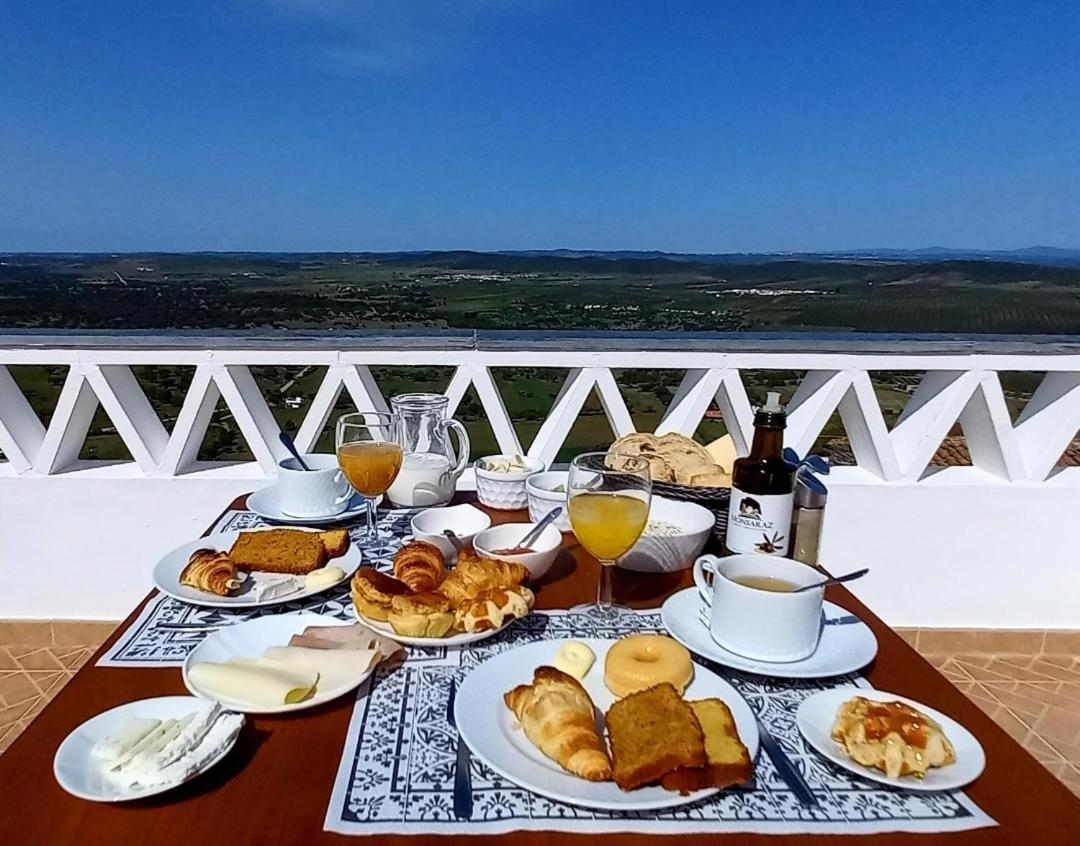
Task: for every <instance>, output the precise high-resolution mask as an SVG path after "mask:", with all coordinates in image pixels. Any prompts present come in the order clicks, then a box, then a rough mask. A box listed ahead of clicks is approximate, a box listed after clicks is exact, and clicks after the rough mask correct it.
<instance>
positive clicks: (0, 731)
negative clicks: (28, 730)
mask: <svg viewBox="0 0 1080 846" xmlns="http://www.w3.org/2000/svg"><path fill="white" fill-rule="evenodd" d="M22 730H23V727H22V726H21V725H20V724H19V723H12V724H11V725H9V726H0V752H3V751H4V750H5V749H7V748H8V747H9V746H10V745H11V744H12V743H13V742H14V741H15V738H16V737H18V736H19V735H20V734H21V733H22Z"/></svg>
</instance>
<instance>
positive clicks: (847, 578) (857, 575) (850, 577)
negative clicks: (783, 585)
mask: <svg viewBox="0 0 1080 846" xmlns="http://www.w3.org/2000/svg"><path fill="white" fill-rule="evenodd" d="M869 572H870V568H869V567H864V568H863V569H862V570H856V571H855V572H854V573H845V574H844V575H843V576H833V577H832V578H831V579H826V580H825V581H823V582H817V583H816V584H812V585H807V586H806V587H801V588H795V590H793V591H791V592H792V593H802V592H803V591H804V590H813V589H814V588H819V587H825V586H826V585H838V584H840V583H841V582H851V581H854V580H855V579H861V578H862V577H863V576H865V575H866V574H867V573H869Z"/></svg>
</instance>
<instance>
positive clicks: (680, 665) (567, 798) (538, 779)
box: [454, 635, 758, 811]
mask: <svg viewBox="0 0 1080 846" xmlns="http://www.w3.org/2000/svg"><path fill="white" fill-rule="evenodd" d="M454 716H455V720H456V722H457V727H458V732H459V733H460V735H461V740H462V742H464V743H467V744H468V746H469V748H470V749H471V750H472V752H473V754H475V755H476V756H477V757H478V758H480V759H481V760H482V761H483V762H484V763H485V764H487V765H488V766H489V767H491V768H492V769H493V770H495V771H496V772H498V773H499V774H500V775H502V776H504V777H506V778H507V779H509V780H510V781H512V782H514V783H516V784H519V785H521V786H522V787H524V788H526V789H528V790H531V791H533V792H535V793H539V794H540V795H542V796H547V797H549V798H551V799H555V800H557V801H560V802H567V803H569V804H571V805H579V806H582V807H586V808H597V809H602V810H610V811H648V810H656V809H659V808H670V807H674V806H677V805H684V804H687V803H691V802H697V801H699V800H701V799H703V798H705V797H708V796H711V795H713V794H715V793H717V792H719V791H720V790H722V789H725V788H730V787H734V786H737V785H741V784H745V783H748V782H749V781H751V780H752V777H753V762H754V758H755V756H756V755H757V750H758V732H757V723H756V721H755V719H754V714H753V712H752V711H751V710H750V706H749V705H747V704H746V701H745V700H744V699H743V698H742V696H741V695H740V694H739V693H738V691H736V690H735V688H734V687H732V686H731V685H730V684H728V683H727V682H726V681H724V680H723V679H722V678H720V677H719V676H718V675H716V674H715V673H713V672H711V671H710V670H707V669H705V668H703V667H700V666H695V665H694V664H693V662H692V661H691V660H690V653H689V652H688V651H687V650H686V648H685V647H683V646H682V645H680V644H679V643H677V642H676V641H674V640H672V639H671V638H669V637H666V636H664V635H630V636H629V637H625V638H621V639H619V640H601V639H587V640H571V641H558V640H545V641H538V642H535V643H529V644H525V645H523V646H520V647H518V648H516V649H512V650H510V651H508V652H502V653H500V654H498V655H495V656H494V657H492V658H489V659H488V660H487V661H485V662H484V663H483V664H480V665H479V666H478V667H476V668H475V669H474V670H473V671H472V672H471V673H469V675H468V676H467V677H466V678H465V681H464V682H463V683H462V685H461V686H460V688H459V689H458V693H457V699H456V701H455V709H454Z"/></svg>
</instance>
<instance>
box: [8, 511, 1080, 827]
mask: <svg viewBox="0 0 1080 846" xmlns="http://www.w3.org/2000/svg"><path fill="white" fill-rule="evenodd" d="M245 501H246V498H245V497H240V498H238V499H237V501H236V502H234V503H233V504H232V505H231V506H230V508H242V507H243V505H244V502H245ZM493 517H494V519H495V520H496V521H498V522H503V521H506V520H523V519H526V518H525V517H524V515H523V514H521V513H511V514H505V513H499V512H493ZM564 545H565V553H564V554H563V555H561V556H560V557H559V558H558V559H557V561H556V563H555V565H554V567H553V568H552V571H551V572H550V573H549V574H548V576H547V578H545V579H544V580H543V582H542V583H541V584H540V586H539V588H538V590H537V606H538V607H539V608H566V607H568V606H570V605H573V604H576V603H579V602H583V601H587V600H590V599H591V598H592V597H593V594H594V591H595V589H596V583H597V578H598V573H597V566H598V565H597V563H596V561H595V560H594V559H592V558H590V557H589V556H588V555H587V554H586V553H585V552H584V551H583V550H582V549H581V548H580V547H578V546H577V545H576V543H575V542H574V539H573V537H572V536H569V537H567V538H566V539H564ZM690 581H691V580H690V576H689V572H688V571H684V572H682V573H676V574H670V575H657V576H642V575H639V574H634V573H627V572H624V571H617V572H616V581H615V595H616V600H617V601H621V602H623V603H624V604H627V605H631V606H635V607H654V606H656V605H659V604H660V603H661V602H662V601H663V600H664V599H665V598H666V597H667V596H668V595H669V594H671V593H672V592H674V591H675V590H679V589H681V588H683V587H686V586H687V585H688V584H689V583H690ZM912 589H913V590H917V589H921V588H920V587H919V586H913V588H912ZM927 589H930V586H927ZM828 598H829V599H830V600H832V601H833V602H837V603H839V604H840V605H842V606H844V607H845V608H848V609H849V610H851V611H853V612H854V613H856V614H858V615H859V616H860V617H862V619H863V620H866V621H867V623H868V624H869V625H870V627H871V628H872V629H873V630H874V634H875V635H876V636H877V639H878V644H879V652H878V657H877V660H876V661H875V663H874V664H873V665H872V667H871V668H870V669H869V670H868V671H867V672H866V676H867V678H868V679H869V680H870V681H871V682H872V683H873V684H874V686H875V687H879V688H882V689H884V690H892V691H896V692H897V693H903V694H906V695H909V696H912V697H914V698H916V699H918V700H921V701H923V702H925V703H927V704H928V705H931V706H933V707H935V708H938V709H940V710H942V711H944V712H945V713H947V714H949V715H951V716H952V717H954V718H956V719H957V720H959V721H960V722H961V723H963V724H964V725H966V726H967V727H968V728H969V729H970V730H971V731H972V732H974V733H975V735H976V736H977V737H978V738H979V740H980V741H981V742H982V744H983V746H984V747H985V749H986V755H987V768H986V772H984V773H983V775H982V776H981V777H980V778H979V779H978V781H976V782H975V783H974V784H973V785H971V786H970V787H969V788H968V791H967V792H968V794H969V795H970V796H971V798H972V799H973V800H975V802H976V803H978V805H979V806H980V807H982V808H983V810H985V811H986V812H987V813H988V814H989V815H990V816H992V817H993V818H994V819H996V820H997V821H998V823H999V824H1000V825H999V826H998V827H996V828H983V829H976V830H973V831H966V832H956V833H950V834H920V835H910V834H880V835H813V836H808V835H799V836H794V835H792V836H783V835H747V834H738V835H730V836H727V837H726V838H725V837H724V836H723V835H710V836H707V837H706V836H700V835H699V836H680V837H671V838H670V839H671V841H673V842H674V841H678V842H679V843H688V844H689V843H701V844H704V843H710V842H717V841H718V840H721V839H726V840H727V841H728V842H732V843H735V842H737V843H740V844H760V843H766V842H768V843H770V844H787V843H795V842H798V843H800V844H811V843H814V844H817V843H826V842H835V843H840V842H843V843H848V844H851V843H856V842H857V843H860V844H863V843H865V844H868V846H869V844H874V845H875V846H876V844H885V843H897V842H901V841H903V842H908V841H917V842H918V843H920V844H938V843H942V844H951V846H963V845H964V844H980V846H981V844H1020V843H1032V844H1038V846H1050V844H1058V843H1061V844H1066V843H1069V844H1077V843H1080V801H1078V800H1077V799H1076V798H1075V797H1074V796H1073V795H1072V794H1071V793H1070V792H1069V790H1068V789H1067V788H1066V787H1065V786H1064V785H1062V784H1061V783H1060V782H1059V781H1057V779H1055V778H1054V777H1053V776H1051V775H1050V773H1048V772H1047V771H1046V770H1045V769H1043V768H1042V767H1041V766H1040V765H1039V764H1038V763H1037V762H1036V761H1035V759H1034V758H1032V757H1031V756H1030V755H1028V754H1027V753H1026V752H1025V751H1024V750H1023V749H1022V748H1021V747H1020V746H1019V745H1018V744H1017V743H1016V742H1015V741H1013V740H1012V739H1011V738H1010V737H1009V736H1008V735H1007V734H1006V733H1005V732H1004V731H1003V730H1002V729H1000V728H998V726H997V725H995V724H994V722H993V721H991V720H990V718H989V717H987V716H986V715H985V714H983V712H982V711H980V710H979V709H978V708H977V707H976V706H975V705H974V704H973V703H972V702H971V701H970V700H968V699H967V698H966V697H964V695H963V694H961V693H960V691H958V690H957V689H956V688H955V687H953V686H952V685H951V684H950V683H949V682H948V681H947V680H946V679H945V678H944V677H943V676H941V674H939V673H938V672H937V671H936V670H935V669H934V668H933V667H932V666H931V665H930V664H928V663H927V662H926V661H925V660H924V659H923V658H922V657H921V656H919V654H918V653H916V652H915V650H913V649H912V648H911V647H910V646H908V645H907V643H905V642H904V641H903V640H902V639H901V638H900V637H899V636H898V635H897V634H896V633H895V632H893V631H892V630H891V629H890V628H889V627H888V626H886V625H885V624H884V623H882V622H881V620H879V619H878V618H877V617H876V616H874V614H872V613H871V612H870V611H869V610H868V609H867V608H866V607H865V606H864V605H863V604H862V603H860V602H859V601H858V600H857V599H855V597H854V596H853V595H852V594H851V593H849V592H848V591H847V590H846V589H844V588H842V587H840V588H831V589H830V590H829V593H828ZM140 608H141V605H140ZM139 610H140V609H136V610H135V611H133V612H132V614H131V616H130V617H128V619H127V620H126V621H125V622H124V624H123V625H122V626H121V627H120V628H118V629H117V631H116V633H114V635H113V636H112V638H110V639H109V641H108V642H107V643H106V644H105V645H104V646H103V647H102V648H101V650H99V652H98V655H100V654H102V653H103V652H104V651H105V650H106V649H107V648H108V647H109V646H110V645H111V644H112V642H113V640H115V639H116V637H118V636H119V634H120V633H121V632H123V631H124V630H125V629H126V628H127V626H128V625H129V624H130V623H131V622H132V621H133V620H134V619H135V617H136V615H137V614H138V612H139ZM96 658H97V656H95V658H94V659H93V660H91V661H90V662H89V663H88V664H87V665H86V666H85V667H83V669H82V670H80V671H79V673H78V674H76V676H75V677H74V678H73V679H72V680H71V682H70V683H69V684H68V685H67V687H65V688H64V689H63V691H61V693H60V694H59V695H58V696H57V697H56V698H55V699H54V700H53V701H52V702H51V703H50V704H49V705H48V707H46V708H45V710H44V711H43V712H42V713H41V715H40V716H39V717H38V718H37V719H36V720H35V721H34V722H33V723H32V724H31V725H30V726H29V727H28V728H27V729H26V731H25V732H23V734H22V736H21V737H19V739H18V740H16V741H15V743H14V744H13V745H12V746H11V747H10V748H9V749H8V750H7V752H5V753H4V754H3V755H2V756H0V843H2V844H5V846H16V844H32V846H46V845H47V844H72V846H94V845H95V844H103V846H126V844H146V846H219V844H221V845H222V846H244V845H245V844H253V846H254V844H280V846H284V845H285V844H305V846H318V845H319V844H337V846H343V844H351V846H357V844H379V846H383V844H392V843H400V844H405V843H408V844H409V846H417V844H420V843H424V842H428V841H433V840H435V839H436V838H434V837H424V838H413V837H382V836H379V837H359V838H352V837H345V836H342V835H337V834H330V833H327V832H324V831H323V830H322V825H323V818H324V816H325V814H326V807H327V802H328V801H329V798H330V792H331V788H332V785H333V782H334V776H335V774H336V772H337V767H338V761H339V759H340V756H341V752H342V748H343V745H344V741H345V730H346V727H347V725H348V723H349V716H350V714H351V712H352V704H353V700H352V699H351V698H350V697H343V698H341V699H339V700H337V701H335V702H332V703H328V704H326V705H324V706H322V707H320V708H316V709H312V710H310V711H305V712H304V713H303V714H302V715H299V716H290V717H285V718H274V717H262V716H255V717H253V718H250V722H249V724H248V726H247V727H246V729H245V731H244V732H243V734H242V737H241V739H240V741H239V743H238V744H237V748H236V749H234V750H233V752H232V753H231V754H230V755H229V756H228V757H227V758H226V759H225V760H224V761H223V762H222V763H221V764H219V765H217V766H216V767H214V768H213V769H212V770H211V771H209V772H208V773H206V774H205V775H203V776H201V777H199V778H198V779H195V780H194V781H193V782H191V783H190V784H187V785H185V786H183V787H180V788H178V789H177V790H174V791H172V792H170V793H167V794H164V795H162V796H159V797H155V798H152V799H147V800H144V801H141V802H134V803H127V804H121V805H105V804H98V803H94V802H84V801H81V800H79V799H76V798H74V797H72V796H69V795H68V794H67V793H65V792H63V791H62V790H61V789H60V787H59V785H57V783H56V781H55V779H54V778H53V775H52V758H53V753H54V752H55V751H56V748H57V746H58V745H59V744H60V741H61V740H63V738H64V737H65V736H66V735H67V733H68V732H70V731H71V730H72V729H74V728H75V727H76V726H78V725H79V724H80V723H82V722H83V721H84V720H86V719H88V718H90V717H92V716H94V715H95V714H98V713H100V712H101V711H104V710H107V709H109V708H112V707H114V706H116V705H120V704H122V703H124V702H129V701H131V700H133V699H141V698H144V697H149V696H164V695H170V694H182V693H186V691H185V689H184V685H183V682H182V681H181V679H180V671H179V669H177V668H175V667H170V668H161V669H144V668H140V669H126V668H123V669H114V668H107V669H105V668H99V667H96V666H94V661H95V660H96ZM469 839H471V838H467V837H464V836H455V837H447V838H439V840H440V842H445V843H446V844H447V846H455V844H464V843H465V842H466V841H467V840H469ZM654 839H655V838H654V837H653V836H645V835H629V834H628V835H604V837H603V841H604V842H605V843H612V844H616V846H645V844H647V843H649V842H650V841H652V840H654ZM491 840H492V842H494V841H496V840H498V841H499V842H500V844H510V846H540V844H550V846H569V844H584V843H586V842H587V838H586V836H583V835H572V834H552V833H550V832H519V833H512V834H507V835H502V836H499V837H492V838H491Z"/></svg>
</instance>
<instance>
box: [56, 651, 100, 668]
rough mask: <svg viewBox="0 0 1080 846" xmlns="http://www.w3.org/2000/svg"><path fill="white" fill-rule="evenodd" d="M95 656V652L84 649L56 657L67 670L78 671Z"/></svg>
mask: <svg viewBox="0 0 1080 846" xmlns="http://www.w3.org/2000/svg"><path fill="white" fill-rule="evenodd" d="M93 654H94V650H92V649H89V648H85V647H84V648H82V649H75V650H72V651H71V652H67V653H65V654H63V655H57V656H56V657H57V659H58V660H59V661H60V663H61V664H63V665H64V667H66V668H67V669H69V670H77V669H79V668H80V667H81V666H82V665H83V664H85V663H86V660H87V659H88V658H89V657H90V656H91V655H93Z"/></svg>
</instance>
